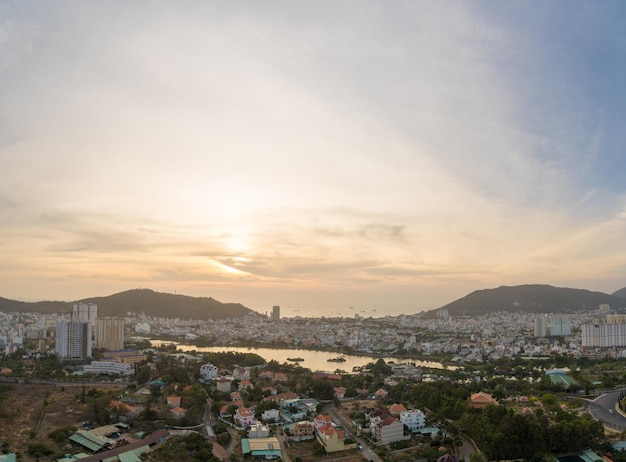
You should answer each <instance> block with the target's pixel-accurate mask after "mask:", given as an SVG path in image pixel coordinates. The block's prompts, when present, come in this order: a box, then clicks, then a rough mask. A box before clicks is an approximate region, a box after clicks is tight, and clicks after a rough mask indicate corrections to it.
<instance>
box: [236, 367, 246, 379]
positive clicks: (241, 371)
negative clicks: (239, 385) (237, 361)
mask: <svg viewBox="0 0 626 462" xmlns="http://www.w3.org/2000/svg"><path fill="white" fill-rule="evenodd" d="M233 379H235V380H250V369H249V368H247V367H236V368H235V370H234V371H233Z"/></svg>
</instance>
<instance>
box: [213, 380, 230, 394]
mask: <svg viewBox="0 0 626 462" xmlns="http://www.w3.org/2000/svg"><path fill="white" fill-rule="evenodd" d="M232 383H233V380H232V379H229V378H225V377H223V378H221V379H217V380H216V381H215V385H216V387H217V389H218V391H223V392H224V393H230V387H231V384H232Z"/></svg>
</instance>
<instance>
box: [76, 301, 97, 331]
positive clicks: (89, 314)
mask: <svg viewBox="0 0 626 462" xmlns="http://www.w3.org/2000/svg"><path fill="white" fill-rule="evenodd" d="M97 317H98V305H96V304H95V303H74V306H73V307H72V320H73V321H89V322H90V323H91V326H92V329H93V328H94V327H95V325H96V318H97Z"/></svg>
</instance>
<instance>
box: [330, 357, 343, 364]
mask: <svg viewBox="0 0 626 462" xmlns="http://www.w3.org/2000/svg"><path fill="white" fill-rule="evenodd" d="M327 361H328V362H330V363H342V362H344V361H347V359H346V358H344V357H343V356H337V357H336V358H330V359H327Z"/></svg>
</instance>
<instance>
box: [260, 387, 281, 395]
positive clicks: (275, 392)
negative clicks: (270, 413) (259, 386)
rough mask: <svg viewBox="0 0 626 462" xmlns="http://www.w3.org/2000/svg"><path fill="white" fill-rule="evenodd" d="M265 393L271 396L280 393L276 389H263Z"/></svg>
mask: <svg viewBox="0 0 626 462" xmlns="http://www.w3.org/2000/svg"><path fill="white" fill-rule="evenodd" d="M263 391H269V393H270V395H272V396H273V395H276V394H277V393H278V390H277V389H276V388H274V387H265V388H263Z"/></svg>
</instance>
